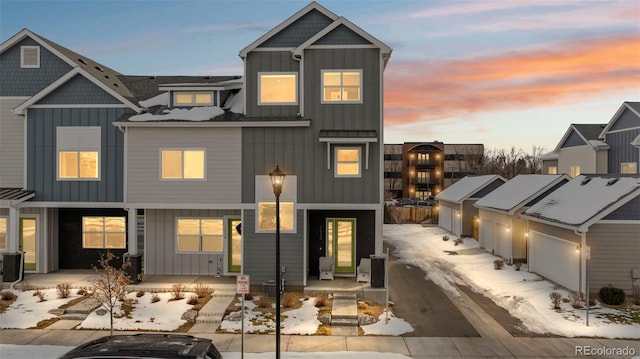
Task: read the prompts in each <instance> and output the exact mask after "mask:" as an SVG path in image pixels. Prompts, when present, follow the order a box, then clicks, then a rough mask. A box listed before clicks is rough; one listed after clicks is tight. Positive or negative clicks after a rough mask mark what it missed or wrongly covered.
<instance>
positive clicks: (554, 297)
mask: <svg viewBox="0 0 640 359" xmlns="http://www.w3.org/2000/svg"><path fill="white" fill-rule="evenodd" d="M549 299H551V306H552V307H553V309H560V302H562V294H560V293H558V292H551V294H549Z"/></svg>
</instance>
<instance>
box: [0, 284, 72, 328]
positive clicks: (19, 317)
mask: <svg viewBox="0 0 640 359" xmlns="http://www.w3.org/2000/svg"><path fill="white" fill-rule="evenodd" d="M5 290H6V291H11V292H13V293H14V294H16V295H17V297H18V298H17V299H16V301H15V302H13V303H12V304H11V306H10V307H9V308H7V310H6V311H5V312H4V313H0V328H16V329H26V328H32V327H35V326H36V325H37V324H38V323H39V322H40V321H43V320H47V319H51V318H56V317H57V316H56V315H55V314H49V310H51V309H56V308H58V307H60V306H61V305H64V304H66V303H68V302H70V301H72V300H73V299H75V298H78V297H79V296H78V295H77V294H76V293H75V292H74V291H72V292H71V295H70V296H69V297H68V298H66V299H59V298H58V293H57V291H56V290H55V289H42V290H40V292H41V293H43V294H44V297H43V299H44V301H40V297H38V296H36V295H35V294H34V293H35V292H34V291H32V290H28V291H25V292H21V291H19V290H13V291H12V290H9V289H5Z"/></svg>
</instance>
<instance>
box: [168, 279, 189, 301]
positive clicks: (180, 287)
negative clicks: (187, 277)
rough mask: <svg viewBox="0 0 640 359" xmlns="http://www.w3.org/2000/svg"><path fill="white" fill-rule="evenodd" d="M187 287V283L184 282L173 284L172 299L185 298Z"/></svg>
mask: <svg viewBox="0 0 640 359" xmlns="http://www.w3.org/2000/svg"><path fill="white" fill-rule="evenodd" d="M185 289H186V287H185V285H184V284H182V283H177V284H174V285H173V286H171V294H172V295H173V298H171V300H180V299H183V298H184V290H185Z"/></svg>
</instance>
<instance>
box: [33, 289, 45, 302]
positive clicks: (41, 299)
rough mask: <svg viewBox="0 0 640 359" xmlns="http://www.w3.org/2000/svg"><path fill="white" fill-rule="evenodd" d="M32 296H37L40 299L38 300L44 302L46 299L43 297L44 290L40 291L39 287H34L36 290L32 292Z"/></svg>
mask: <svg viewBox="0 0 640 359" xmlns="http://www.w3.org/2000/svg"><path fill="white" fill-rule="evenodd" d="M33 296H34V297H38V298H39V299H40V300H39V301H40V302H44V301H45V300H46V299H45V298H44V297H45V294H44V292H43V291H41V290H40V289H36V290H35V291H34V292H33Z"/></svg>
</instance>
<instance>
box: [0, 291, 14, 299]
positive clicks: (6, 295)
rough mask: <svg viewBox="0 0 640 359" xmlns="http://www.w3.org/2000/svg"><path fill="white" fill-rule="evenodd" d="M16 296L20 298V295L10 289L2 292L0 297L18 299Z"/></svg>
mask: <svg viewBox="0 0 640 359" xmlns="http://www.w3.org/2000/svg"><path fill="white" fill-rule="evenodd" d="M16 298H18V296H17V295H15V293H13V292H10V291H8V290H5V291H3V292H0V299H2V300H16Z"/></svg>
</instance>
